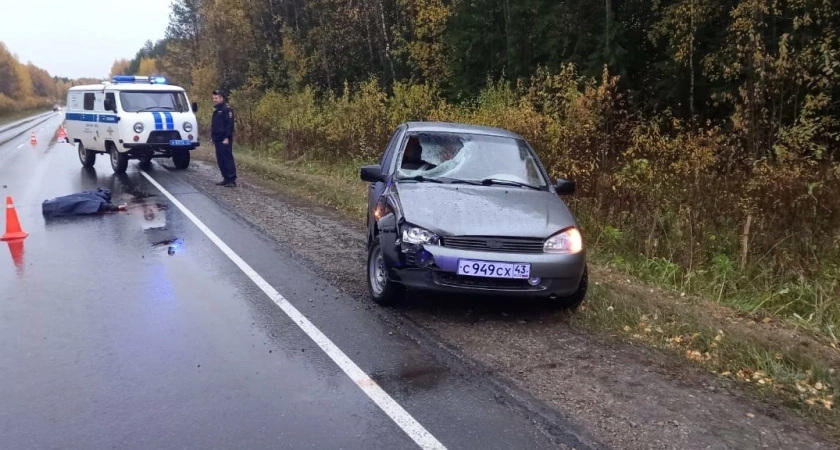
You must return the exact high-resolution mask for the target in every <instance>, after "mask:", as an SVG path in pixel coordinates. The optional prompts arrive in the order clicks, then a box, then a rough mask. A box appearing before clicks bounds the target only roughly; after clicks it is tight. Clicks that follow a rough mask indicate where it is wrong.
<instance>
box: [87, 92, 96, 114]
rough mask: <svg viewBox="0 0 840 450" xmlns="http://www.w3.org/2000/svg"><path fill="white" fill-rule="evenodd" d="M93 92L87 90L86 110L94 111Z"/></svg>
mask: <svg viewBox="0 0 840 450" xmlns="http://www.w3.org/2000/svg"><path fill="white" fill-rule="evenodd" d="M93 101H94V98H93V92H85V111H93Z"/></svg>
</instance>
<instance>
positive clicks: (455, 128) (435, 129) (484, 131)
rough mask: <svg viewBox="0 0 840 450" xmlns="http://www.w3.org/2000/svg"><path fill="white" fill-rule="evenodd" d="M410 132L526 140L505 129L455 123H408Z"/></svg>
mask: <svg viewBox="0 0 840 450" xmlns="http://www.w3.org/2000/svg"><path fill="white" fill-rule="evenodd" d="M405 125H407V131H408V132H430V133H467V134H480V135H485V136H498V137H508V138H513V139H523V140H524V138H523V137H522V136H520V135H518V134H516V133H514V132H512V131H508V130H505V129H503V128H496V127H487V126H483V125H473V124H467V123H455V122H406V123H405Z"/></svg>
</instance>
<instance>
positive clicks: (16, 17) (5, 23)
mask: <svg viewBox="0 0 840 450" xmlns="http://www.w3.org/2000/svg"><path fill="white" fill-rule="evenodd" d="M170 3H171V1H170V0H143V1H131V2H126V1H120V0H0V41H2V42H3V43H5V44H6V47H7V48H8V49H9V51H11V52H12V53H13V54H16V55H17V56H18V60H19V61H20V62H22V63H23V64H26V63H29V62H32V63H33V64H35V65H36V66H38V67H41V68H42V69H45V70H46V71H47V72H49V73H50V75H53V76H61V77H68V78H81V77H95V78H103V77H107V76H108V74H109V73H110V71H111V65H112V64H113V63H114V61H115V60H117V59H131V58H133V57H134V55H135V54H136V53H137V50H140V48H141V47H143V44H144V43H145V42H146V41H147V40H151V41H153V42H154V41H157V40H159V39H162V38H163V36H164V33H165V32H166V26H167V25H168V24H169V11H170V9H169V5H170Z"/></svg>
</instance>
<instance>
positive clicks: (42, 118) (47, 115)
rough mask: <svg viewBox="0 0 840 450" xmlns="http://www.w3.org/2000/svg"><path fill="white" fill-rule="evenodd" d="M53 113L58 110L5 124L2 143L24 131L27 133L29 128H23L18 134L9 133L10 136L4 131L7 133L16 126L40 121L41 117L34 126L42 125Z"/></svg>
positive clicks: (0, 143)
mask: <svg viewBox="0 0 840 450" xmlns="http://www.w3.org/2000/svg"><path fill="white" fill-rule="evenodd" d="M53 114H56V112H55V111H48V112H45V113H43V114H38V115H35V116H31V117H27V118H25V119H22V120H18V121H17V122H13V123H11V124H9V125H5V126H4V127H3V128H0V145H3V144H5V143H6V142H9V141H11V140H12V139H15V138H16V137H18V136H20V135H22V134H23V133H26V129H27V128H23V129H22V131H21V132H19V133H16V134H12V135H9V136H2V134H3V133H6V132H7V131H10V130H14V129H15V128H20V127H23V126H24V125H27V124H29V123H31V122H35V121H38V120H39V119H41V120H40V121H39V122H37V123H35V124H34V125H32V126H36V125H40V124H42V123H44V122H46V121H47V120H49V118H50V117H52V115H53Z"/></svg>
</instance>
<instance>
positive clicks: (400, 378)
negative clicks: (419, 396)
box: [370, 366, 446, 390]
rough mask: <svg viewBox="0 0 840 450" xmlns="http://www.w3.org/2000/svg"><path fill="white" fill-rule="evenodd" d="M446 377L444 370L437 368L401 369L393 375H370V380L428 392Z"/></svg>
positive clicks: (412, 367)
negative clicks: (396, 383)
mask: <svg viewBox="0 0 840 450" xmlns="http://www.w3.org/2000/svg"><path fill="white" fill-rule="evenodd" d="M445 376H446V370H445V369H443V368H442V367H438V366H433V367H429V366H409V367H402V368H400V369H398V370H397V371H396V372H394V373H372V374H371V376H370V377H371V378H372V379H373V380H374V381H376V382H377V383H386V382H398V383H400V384H403V383H405V384H406V385H408V386H411V387H414V388H417V389H421V390H430V389H432V388H434V387H435V386H437V385H438V383H439V382H440V381H441V379H442V378H444V377H445Z"/></svg>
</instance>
